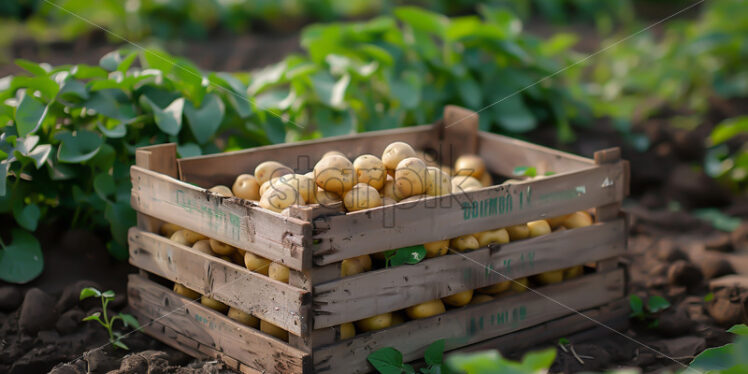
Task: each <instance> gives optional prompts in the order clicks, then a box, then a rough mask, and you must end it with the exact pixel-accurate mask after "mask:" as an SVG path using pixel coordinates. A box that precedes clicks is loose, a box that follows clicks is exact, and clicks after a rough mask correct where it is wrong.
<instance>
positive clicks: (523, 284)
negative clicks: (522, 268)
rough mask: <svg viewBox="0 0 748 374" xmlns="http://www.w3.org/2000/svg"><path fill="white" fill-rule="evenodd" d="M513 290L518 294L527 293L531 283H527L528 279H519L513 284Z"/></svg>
mask: <svg viewBox="0 0 748 374" xmlns="http://www.w3.org/2000/svg"><path fill="white" fill-rule="evenodd" d="M511 283H512V285H511V290H512V291H514V292H516V293H521V292H525V291H527V285H528V284H529V283H530V282H528V281H527V277H524V278H518V279H515V280H514V282H511Z"/></svg>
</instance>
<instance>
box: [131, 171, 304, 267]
mask: <svg viewBox="0 0 748 374" xmlns="http://www.w3.org/2000/svg"><path fill="white" fill-rule="evenodd" d="M130 176H131V179H132V185H133V190H132V200H131V204H132V206H133V208H135V210H137V211H138V212H141V213H145V214H148V215H151V216H154V217H157V218H159V219H161V220H163V221H166V222H171V223H174V224H177V225H180V226H182V227H185V228H188V229H190V230H193V231H196V232H199V233H201V234H203V235H206V236H208V237H211V238H214V239H216V240H220V241H222V242H224V243H228V244H231V245H233V246H235V247H239V248H242V249H245V250H248V251H252V252H254V253H256V254H258V255H260V256H263V257H266V258H268V259H270V260H272V261H274V262H280V263H282V264H284V265H286V266H288V267H290V268H293V269H296V270H302V269H305V268H309V267H311V259H310V258H309V255H308V254H307V255H306V256H305V252H304V247H305V244H306V243H307V241H309V240H310V239H311V233H312V227H311V224H309V223H308V222H304V221H301V220H299V219H296V218H291V217H284V216H282V215H280V214H277V213H274V212H271V211H269V210H266V209H262V208H260V207H258V206H257V205H255V204H254V203H252V202H250V201H248V200H243V199H239V198H235V197H222V196H219V195H216V194H213V193H210V192H207V191H206V190H204V189H202V188H199V187H195V186H192V185H190V184H187V183H184V182H181V181H179V180H177V179H174V178H170V177H166V176H164V175H160V174H158V173H155V172H152V171H149V170H145V169H143V168H140V167H137V166H133V167H132V168H131V169H130Z"/></svg>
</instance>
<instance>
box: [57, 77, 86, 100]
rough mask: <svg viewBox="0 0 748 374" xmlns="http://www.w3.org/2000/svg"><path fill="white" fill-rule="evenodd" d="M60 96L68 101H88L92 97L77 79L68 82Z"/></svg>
mask: <svg viewBox="0 0 748 374" xmlns="http://www.w3.org/2000/svg"><path fill="white" fill-rule="evenodd" d="M58 95H59V96H60V97H61V98H62V99H64V100H67V101H76V100H88V98H89V96H90V95H89V93H88V88H86V85H85V84H84V83H83V82H81V81H79V80H76V79H68V80H66V81H65V83H64V84H63V85H62V88H61V89H60V92H59V93H58Z"/></svg>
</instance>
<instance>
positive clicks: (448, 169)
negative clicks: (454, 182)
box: [439, 165, 455, 179]
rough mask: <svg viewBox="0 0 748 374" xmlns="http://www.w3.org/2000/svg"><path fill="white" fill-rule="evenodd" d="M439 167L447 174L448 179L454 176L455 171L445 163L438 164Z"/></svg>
mask: <svg viewBox="0 0 748 374" xmlns="http://www.w3.org/2000/svg"><path fill="white" fill-rule="evenodd" d="M439 169H440V170H441V171H443V172H444V173H445V174H447V175H449V178H450V179H451V178H452V177H454V176H455V171H454V170H453V169H452V168H451V167H449V166H447V165H441V166H439Z"/></svg>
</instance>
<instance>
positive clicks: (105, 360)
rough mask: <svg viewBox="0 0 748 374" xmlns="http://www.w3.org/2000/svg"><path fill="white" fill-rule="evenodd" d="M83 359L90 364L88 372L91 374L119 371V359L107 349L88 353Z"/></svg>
mask: <svg viewBox="0 0 748 374" xmlns="http://www.w3.org/2000/svg"><path fill="white" fill-rule="evenodd" d="M83 359H84V360H85V361H86V362H88V372H89V373H91V374H95V373H107V372H109V371H112V370H116V369H119V357H118V356H117V354H116V353H114V352H111V351H110V349H108V348H107V347H105V348H98V349H94V350H91V351H88V352H86V353H84V354H83Z"/></svg>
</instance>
